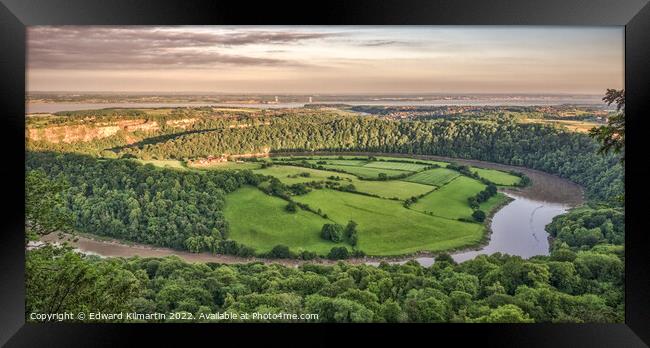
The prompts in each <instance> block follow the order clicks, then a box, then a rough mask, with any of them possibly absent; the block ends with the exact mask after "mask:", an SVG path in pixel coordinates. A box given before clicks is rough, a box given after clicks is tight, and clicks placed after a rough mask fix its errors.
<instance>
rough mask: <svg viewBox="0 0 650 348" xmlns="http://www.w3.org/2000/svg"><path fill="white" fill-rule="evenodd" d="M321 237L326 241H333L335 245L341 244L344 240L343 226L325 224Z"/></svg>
mask: <svg viewBox="0 0 650 348" xmlns="http://www.w3.org/2000/svg"><path fill="white" fill-rule="evenodd" d="M321 237H322V238H323V239H325V240H331V241H332V242H334V243H340V242H342V241H343V238H344V231H343V226H341V225H339V224H324V225H323V228H322V229H321Z"/></svg>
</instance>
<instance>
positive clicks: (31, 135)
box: [25, 120, 160, 144]
mask: <svg viewBox="0 0 650 348" xmlns="http://www.w3.org/2000/svg"><path fill="white" fill-rule="evenodd" d="M159 129H160V126H159V125H158V123H157V122H155V121H150V122H148V121H147V120H127V121H117V122H111V123H97V124H94V125H74V126H53V127H45V128H28V129H27V130H26V134H25V135H26V136H27V139H28V141H46V142H50V143H55V144H56V143H68V144H69V143H75V142H85V141H91V140H95V139H102V138H107V137H110V136H112V135H115V134H117V132H119V131H124V132H127V133H132V132H135V131H143V132H153V131H157V130H159Z"/></svg>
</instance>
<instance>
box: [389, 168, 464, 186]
mask: <svg viewBox="0 0 650 348" xmlns="http://www.w3.org/2000/svg"><path fill="white" fill-rule="evenodd" d="M458 176H460V173H458V172H457V171H455V170H451V169H447V168H436V169H429V170H425V171H423V172H419V173H416V174H413V175H411V176H409V177H407V178H405V179H402V180H404V181H409V182H416V183H420V184H425V185H433V186H442V185H445V184H447V183H448V182H450V181H452V180H454V179H455V178H457V177H458Z"/></svg>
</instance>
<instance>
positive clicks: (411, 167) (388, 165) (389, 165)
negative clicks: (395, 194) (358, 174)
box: [364, 161, 427, 172]
mask: <svg viewBox="0 0 650 348" xmlns="http://www.w3.org/2000/svg"><path fill="white" fill-rule="evenodd" d="M364 167H365V168H379V169H394V170H404V171H407V172H419V171H421V170H423V169H424V168H426V167H427V165H426V164H416V163H408V162H388V161H371V162H369V163H367V164H365V165H364Z"/></svg>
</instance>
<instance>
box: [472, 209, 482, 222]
mask: <svg viewBox="0 0 650 348" xmlns="http://www.w3.org/2000/svg"><path fill="white" fill-rule="evenodd" d="M472 217H473V218H474V220H476V221H478V222H483V221H485V212H484V211H483V210H475V211H474V213H472Z"/></svg>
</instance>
